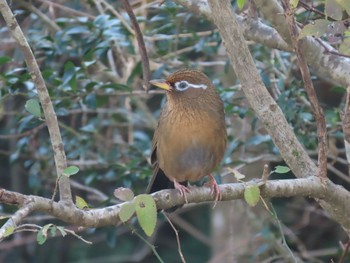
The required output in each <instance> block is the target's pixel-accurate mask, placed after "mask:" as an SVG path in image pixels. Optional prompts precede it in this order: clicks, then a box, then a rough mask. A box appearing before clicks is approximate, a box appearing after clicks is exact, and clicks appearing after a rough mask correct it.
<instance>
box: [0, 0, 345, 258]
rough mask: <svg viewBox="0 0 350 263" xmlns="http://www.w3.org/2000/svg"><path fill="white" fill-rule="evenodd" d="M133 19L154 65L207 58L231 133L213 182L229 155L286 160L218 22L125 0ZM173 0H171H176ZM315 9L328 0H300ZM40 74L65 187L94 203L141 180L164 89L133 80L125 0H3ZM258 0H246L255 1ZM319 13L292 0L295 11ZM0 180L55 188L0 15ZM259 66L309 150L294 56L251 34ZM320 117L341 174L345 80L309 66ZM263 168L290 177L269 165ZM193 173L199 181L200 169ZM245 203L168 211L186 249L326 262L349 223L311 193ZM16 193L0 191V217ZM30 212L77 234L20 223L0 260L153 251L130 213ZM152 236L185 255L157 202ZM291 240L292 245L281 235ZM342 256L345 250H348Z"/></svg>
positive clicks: (337, 176) (250, 163) (40, 128)
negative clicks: (97, 219)
mask: <svg viewBox="0 0 350 263" xmlns="http://www.w3.org/2000/svg"><path fill="white" fill-rule="evenodd" d="M129 2H130V4H131V6H132V8H133V11H134V13H135V15H136V17H137V21H138V23H139V25H140V28H141V30H142V33H143V37H144V41H145V44H146V48H147V51H148V56H149V59H150V67H151V72H152V76H151V77H152V78H164V77H166V76H167V75H168V74H170V73H171V72H174V71H175V70H177V69H180V68H185V67H188V68H197V69H199V70H201V71H203V72H205V73H206V74H207V75H208V76H209V77H210V79H211V80H212V82H213V83H214V85H215V86H216V88H217V90H218V92H219V93H220V96H221V97H222V99H223V100H224V102H225V111H226V124H227V131H228V135H229V143H228V147H227V152H226V155H225V158H224V160H223V162H222V164H221V166H220V167H218V169H217V171H216V174H215V175H216V178H217V181H218V182H219V183H228V182H237V179H236V178H235V177H234V175H233V173H232V169H235V170H238V171H239V172H240V173H242V174H244V175H245V176H246V177H245V178H244V179H243V181H248V180H250V179H253V178H260V177H261V175H262V171H263V166H264V165H265V164H268V165H269V167H270V169H271V170H273V169H274V167H276V166H277V165H284V163H283V160H282V159H281V158H280V156H279V154H278V150H277V148H276V147H275V146H274V145H273V143H272V141H271V138H270V136H269V135H268V134H267V133H266V131H265V130H264V128H263V126H262V124H261V123H260V122H259V120H258V119H257V118H256V117H255V114H254V112H253V111H252V110H251V109H250V107H249V104H248V102H247V101H246V99H245V97H244V94H243V93H242V92H241V88H240V85H239V83H238V81H237V79H236V76H235V74H234V72H233V71H232V69H231V66H230V62H229V60H228V57H227V55H226V54H225V49H224V47H223V44H222V41H221V38H220V35H219V33H218V31H217V29H216V28H215V26H214V25H213V24H212V23H211V22H210V21H208V20H207V19H206V18H204V17H202V16H199V15H196V14H193V13H192V12H191V11H189V10H187V9H185V8H184V7H182V6H181V5H178V4H176V3H174V2H172V1H164V2H162V3H161V2H160V1H149V0H131V1H129ZM179 2H180V1H179ZM306 2H307V3H309V4H310V5H311V3H312V4H313V6H314V7H315V8H316V9H318V10H320V11H321V12H322V11H323V8H324V1H306ZM10 4H11V5H10V6H11V9H12V11H13V12H14V13H15V15H16V18H17V20H18V22H19V24H20V26H21V28H22V30H23V31H24V33H25V35H26V37H27V39H28V41H29V43H30V45H31V48H32V50H33V52H34V54H35V57H36V59H37V61H38V63H39V65H40V68H41V70H42V74H43V76H44V78H45V81H46V84H47V87H48V89H49V92H50V96H51V99H52V101H53V104H54V108H55V111H56V114H57V116H58V122H59V125H60V129H61V133H62V137H63V141H64V147H65V151H66V155H67V160H68V165H75V166H78V167H79V169H80V172H79V173H78V174H77V175H74V176H72V178H71V180H72V181H71V182H72V190H73V194H74V197H75V196H79V197H82V198H83V199H84V200H85V201H86V202H87V203H88V205H89V207H90V208H96V207H104V206H107V205H111V204H116V203H118V200H116V198H115V197H114V196H113V191H114V189H116V188H117V187H121V186H122V187H127V188H131V189H132V190H133V191H134V193H135V194H141V193H144V191H145V189H146V187H147V184H148V180H149V178H150V176H151V174H152V169H151V166H150V164H149V156H150V148H151V140H152V136H153V131H154V129H155V127H156V125H157V119H158V117H159V114H160V109H161V107H162V105H163V104H164V102H165V96H164V93H163V92H162V91H160V90H155V89H154V88H152V89H151V90H150V92H149V93H146V92H145V90H144V89H143V87H142V65H141V58H140V55H139V51H138V45H137V42H136V38H135V33H134V30H133V28H132V26H131V23H130V20H129V17H128V16H127V14H126V12H125V9H124V6H123V4H122V1H107V0H88V1H79V0H70V1H66V0H56V1H46V0H33V1H22V0H16V1H10ZM232 5H233V8H235V10H236V11H237V12H238V13H239V14H240V15H242V16H246V15H247V14H248V13H249V12H251V10H254V5H252V4H251V3H247V5H246V6H245V8H243V10H239V9H238V8H237V5H236V2H235V1H232ZM255 11H256V10H255ZM315 16H316V14H315V13H313V12H309V11H308V10H306V9H302V8H300V10H299V12H298V19H299V20H300V21H303V22H304V21H305V20H306V19H313V18H314V17H315ZM0 38H1V41H0V187H2V188H5V189H9V190H12V191H17V192H20V193H25V194H35V195H40V196H45V197H49V198H50V197H51V196H52V193H53V189H54V186H55V181H56V170H55V167H54V161H53V152H52V148H51V145H50V139H49V136H48V131H47V128H46V126H45V124H44V121H43V120H42V119H40V118H38V117H36V116H34V115H32V114H30V113H29V112H27V111H26V110H25V103H26V102H27V101H28V100H29V99H33V98H34V99H35V98H37V92H36V88H35V86H34V84H33V82H32V81H31V79H30V76H29V74H28V71H27V70H26V65H25V63H24V59H23V55H22V53H21V52H20V50H19V49H18V46H17V45H16V43H15V42H14V40H13V38H12V37H11V36H10V34H9V31H8V29H7V28H6V26H5V23H4V21H3V20H2V17H1V18H0ZM248 44H249V47H250V50H251V52H252V55H253V57H254V59H255V61H256V66H257V68H258V70H259V72H260V74H261V77H262V79H263V81H264V83H265V85H266V87H267V88H268V89H269V91H270V93H271V95H272V96H273V97H274V99H275V100H276V101H277V102H278V104H279V105H280V107H281V108H282V110H283V112H284V114H285V116H286V118H287V120H288V122H289V123H290V125H291V126H292V127H293V129H294V131H295V133H296V135H297V136H298V138H299V140H300V141H301V143H302V144H303V145H304V147H305V148H306V149H307V150H308V151H309V153H310V156H312V157H313V158H314V159H315V160H317V149H316V146H317V136H316V125H315V122H314V119H313V116H312V114H311V112H310V103H309V102H308V100H307V96H306V94H305V90H304V88H303V83H302V81H301V77H300V75H299V71H298V69H297V67H296V63H295V57H294V56H293V55H292V54H291V53H289V52H285V51H282V50H277V49H272V48H270V47H268V46H266V45H264V44H261V43H254V42H252V41H249V42H248ZM314 83H315V86H316V88H317V93H318V95H319V99H320V102H321V104H322V107H323V108H324V111H325V115H326V121H327V125H328V131H329V148H330V152H329V167H328V168H329V175H330V178H331V180H333V181H334V182H336V183H339V184H342V185H344V187H346V188H348V187H349V182H350V179H349V177H348V175H347V162H346V160H345V157H344V145H343V143H342V142H343V138H342V136H343V135H342V130H341V125H340V111H341V109H342V108H343V105H344V93H345V89H344V87H340V86H338V85H336V84H334V82H331V81H327V80H324V79H321V78H318V77H316V76H314ZM271 178H272V179H277V178H280V179H285V178H294V176H293V174H291V173H287V174H274V173H272V175H271ZM198 184H199V185H201V184H202V182H199V183H198ZM265 202H266V204H267V205H268V206H269V209H267V207H265V206H264V204H263V202H260V203H259V205H258V206H256V207H254V208H251V207H249V206H248V205H247V204H246V203H245V202H244V201H240V200H236V201H230V202H220V203H218V205H217V206H216V207H215V209H213V208H212V204H201V205H188V206H186V207H184V208H183V209H180V210H179V211H177V212H176V213H174V214H172V215H170V217H171V219H172V222H173V223H174V225H175V226H176V228H177V229H178V230H179V236H180V240H181V247H182V252H183V254H184V257H185V259H186V261H187V262H212V263H214V262H289V261H291V262H292V259H291V257H290V255H291V253H293V254H294V256H295V257H297V258H300V259H301V261H302V262H331V260H332V259H338V258H339V257H340V255H341V254H342V246H341V244H340V242H344V243H345V242H346V241H347V239H346V235H345V234H344V231H343V230H342V229H341V228H340V226H339V225H337V224H336V223H334V222H333V221H332V220H331V219H329V218H328V216H327V214H325V213H324V211H323V210H322V209H321V208H320V207H319V206H318V205H317V204H316V202H315V201H314V200H311V199H306V198H302V197H293V198H288V199H276V200H265ZM14 211H16V207H11V206H7V205H2V204H0V225H2V224H3V223H5V222H6V218H5V216H7V215H10V214H11V213H13V212H14ZM24 223H28V224H38V225H40V226H43V225H45V224H47V223H53V224H56V225H63V226H65V227H67V228H69V229H73V230H75V231H76V232H77V233H78V234H79V235H82V237H84V238H85V239H87V240H89V241H91V242H93V244H92V245H88V244H85V243H84V242H82V241H81V240H79V239H77V238H75V237H73V236H66V237H64V238H63V237H61V236H57V237H50V238H49V239H48V240H47V241H46V242H45V243H44V244H43V245H39V244H38V243H37V237H36V233H32V232H27V231H24V232H22V233H18V234H15V235H13V236H11V237H10V238H7V239H5V240H4V241H3V242H1V243H0V262H52V263H54V262H57V263H58V262H67V263H68V262H69V263H80V262H104V263H105V262H158V260H157V258H156V257H155V256H154V254H153V252H152V250H151V247H150V246H149V245H148V244H146V243H145V242H144V241H143V240H142V239H140V237H139V236H138V235H136V234H135V231H136V232H137V233H139V234H140V235H144V234H143V232H142V230H141V229H140V227H139V225H138V224H137V222H136V220H132V221H131V222H130V224H129V225H121V226H118V227H114V226H110V227H104V228H98V229H81V228H78V227H76V226H67V225H65V223H64V222H60V221H57V220H55V218H51V217H49V216H46V215H42V214H39V213H36V214H32V215H31V216H30V217H28V218H27V220H26V222H24ZM148 240H149V242H151V243H154V244H155V246H156V250H157V252H158V253H159V255H160V257H161V258H162V259H163V261H164V262H181V260H180V257H179V254H178V246H177V242H176V237H175V233H174V230H173V229H172V228H171V226H170V225H169V223H168V222H167V220H166V219H165V218H164V215H163V214H161V213H160V214H159V220H158V225H157V229H156V233H155V234H154V235H153V236H152V237H151V238H150V239H148ZM286 244H288V246H287V245H286ZM349 260H350V259H349Z"/></svg>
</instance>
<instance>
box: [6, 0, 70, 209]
mask: <svg viewBox="0 0 350 263" xmlns="http://www.w3.org/2000/svg"><path fill="white" fill-rule="evenodd" d="M0 12H1V14H2V16H3V17H4V20H5V22H6V25H7V28H8V29H9V30H10V32H11V34H12V36H13V38H14V39H15V40H16V42H17V44H18V45H19V48H20V49H21V51H22V53H23V55H24V58H25V61H26V64H27V67H28V71H29V73H30V76H31V78H32V80H33V82H34V84H35V86H36V88H37V90H38V96H39V100H40V103H41V106H42V108H43V111H44V115H45V122H46V124H47V128H48V130H49V134H50V138H51V145H52V148H53V152H54V158H55V164H56V172H57V176H60V175H61V174H62V173H63V170H64V169H65V168H66V166H67V163H66V155H65V152H64V147H63V143H62V138H61V133H60V129H59V126H58V122H57V116H56V113H55V111H54V109H53V105H52V102H51V99H50V96H49V93H48V90H47V87H46V85H45V81H44V79H43V76H42V75H41V72H40V69H39V66H38V64H37V62H36V60H35V57H34V55H33V52H32V50H31V49H30V46H29V44H28V42H27V40H26V38H25V36H24V34H23V32H22V30H21V28H20V27H19V25H18V23H17V20H16V18H15V16H14V15H13V13H12V11H11V9H10V7H9V6H8V4H7V2H6V0H0ZM59 188H60V199H61V201H63V202H66V203H72V195H71V189H70V185H69V179H68V177H66V176H63V177H62V178H61V180H60V182H59Z"/></svg>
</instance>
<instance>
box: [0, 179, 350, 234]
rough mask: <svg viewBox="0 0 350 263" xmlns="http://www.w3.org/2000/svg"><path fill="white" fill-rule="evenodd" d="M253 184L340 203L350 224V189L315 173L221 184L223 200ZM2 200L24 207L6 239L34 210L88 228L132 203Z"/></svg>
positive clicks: (2, 196)
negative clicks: (90, 205) (91, 205)
mask: <svg viewBox="0 0 350 263" xmlns="http://www.w3.org/2000/svg"><path fill="white" fill-rule="evenodd" d="M249 185H259V186H260V189H261V196H262V197H264V198H272V197H291V196H305V197H313V198H318V199H324V200H327V201H329V202H330V203H331V204H332V205H333V203H337V206H339V207H341V209H340V210H339V213H343V215H344V219H343V222H344V224H345V225H347V226H350V215H348V214H349V213H350V202H349V200H350V197H349V195H348V192H347V191H346V190H344V189H343V188H341V187H339V186H336V185H334V184H333V183H332V182H330V181H327V183H326V184H325V185H322V183H321V181H320V179H319V178H318V177H315V176H313V177H308V178H302V179H290V180H273V181H267V182H266V183H265V184H264V183H263V182H262V181H261V180H260V181H258V182H257V181H251V182H246V183H232V184H223V185H219V188H220V192H221V193H222V197H223V201H227V200H234V199H243V196H244V190H245V187H247V186H249ZM152 196H153V197H154V200H155V201H156V204H157V208H158V209H162V210H163V209H168V208H171V207H173V206H177V205H183V204H185V200H184V198H183V196H182V195H181V194H180V193H179V192H178V191H177V190H162V191H159V192H156V193H154V194H152ZM187 199H188V202H189V203H203V202H209V201H214V199H215V197H214V196H213V195H212V194H211V192H210V188H208V187H191V190H190V192H189V193H188V194H187ZM0 203H5V204H16V205H18V206H21V207H22V208H21V209H20V210H18V212H16V213H15V214H14V215H13V216H12V217H11V218H9V220H8V221H7V222H6V223H5V225H4V226H2V227H1V228H0V240H2V239H3V235H4V232H5V230H6V228H7V227H9V226H14V227H15V226H17V225H18V224H19V223H20V221H21V220H23V218H24V217H25V216H27V215H28V214H29V213H30V212H33V211H37V212H43V213H45V214H48V215H52V216H54V217H56V218H57V219H59V220H62V221H64V222H66V223H69V224H74V225H78V226H84V227H101V226H107V225H115V224H116V223H118V222H120V219H119V211H120V209H121V207H122V206H123V205H125V204H127V203H128V202H124V203H122V204H118V205H112V206H108V207H104V208H97V209H92V210H80V209H78V208H76V207H75V206H70V205H66V204H64V203H62V202H54V201H52V200H50V199H48V198H43V197H39V196H32V195H23V194H20V193H16V192H12V191H8V190H5V189H0ZM23 211H25V212H23ZM19 215H21V216H19ZM11 222H12V223H11Z"/></svg>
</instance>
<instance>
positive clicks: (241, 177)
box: [230, 169, 245, 180]
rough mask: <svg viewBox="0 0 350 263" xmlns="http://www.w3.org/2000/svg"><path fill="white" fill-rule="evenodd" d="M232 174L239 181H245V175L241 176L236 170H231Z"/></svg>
mask: <svg viewBox="0 0 350 263" xmlns="http://www.w3.org/2000/svg"><path fill="white" fill-rule="evenodd" d="M230 170H231V172H232V173H233V176H234V177H235V178H236V179H237V180H243V179H244V178H245V175H244V174H241V173H240V172H238V171H237V170H235V169H230Z"/></svg>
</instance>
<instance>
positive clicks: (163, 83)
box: [149, 79, 172, 91]
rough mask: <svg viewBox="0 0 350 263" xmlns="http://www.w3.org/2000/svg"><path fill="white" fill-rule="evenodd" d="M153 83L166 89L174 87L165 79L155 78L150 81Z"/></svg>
mask: <svg viewBox="0 0 350 263" xmlns="http://www.w3.org/2000/svg"><path fill="white" fill-rule="evenodd" d="M149 83H151V84H152V85H154V86H156V87H158V88H161V89H165V90H168V91H170V90H171V89H172V88H171V86H170V85H169V84H168V83H167V82H166V81H165V80H164V79H153V80H150V82H149Z"/></svg>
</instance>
